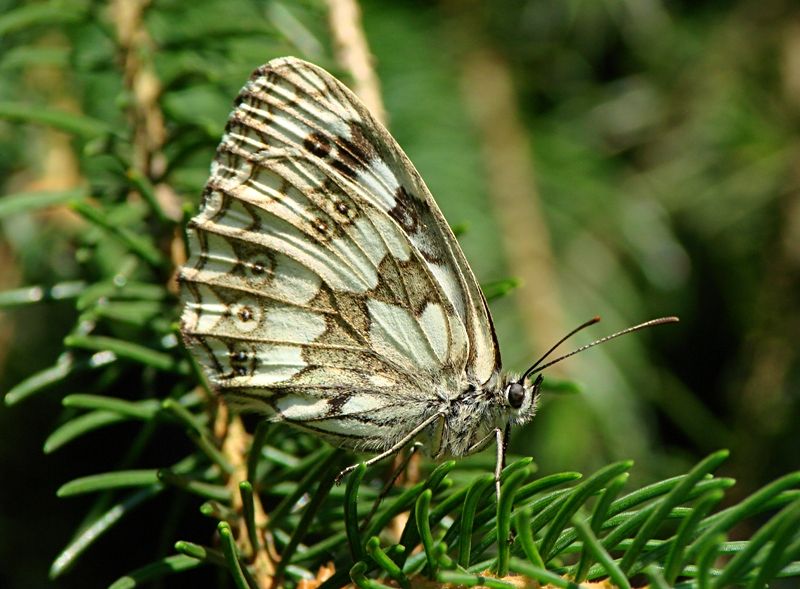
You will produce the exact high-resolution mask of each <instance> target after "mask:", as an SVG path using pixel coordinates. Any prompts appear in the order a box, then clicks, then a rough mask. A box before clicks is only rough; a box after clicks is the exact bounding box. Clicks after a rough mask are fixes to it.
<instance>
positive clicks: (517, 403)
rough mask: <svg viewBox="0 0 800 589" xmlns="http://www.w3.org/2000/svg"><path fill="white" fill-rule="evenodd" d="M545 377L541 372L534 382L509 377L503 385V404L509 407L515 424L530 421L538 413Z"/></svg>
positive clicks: (510, 416)
mask: <svg viewBox="0 0 800 589" xmlns="http://www.w3.org/2000/svg"><path fill="white" fill-rule="evenodd" d="M543 380H544V377H543V376H542V375H541V374H540V375H538V376H537V377H536V379H535V380H534V381H533V382H525V380H524V379H517V378H509V380H508V382H507V383H506V385H505V386H504V387H503V393H502V396H503V404H504V405H505V406H506V407H507V408H508V412H509V419H510V421H511V423H513V424H514V425H522V424H524V423H527V422H528V421H530V420H531V419H532V418H533V416H534V414H535V413H536V406H537V401H538V400H539V389H541V386H542V381H543Z"/></svg>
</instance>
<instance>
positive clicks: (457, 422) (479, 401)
mask: <svg viewBox="0 0 800 589" xmlns="http://www.w3.org/2000/svg"><path fill="white" fill-rule="evenodd" d="M517 381H518V379H517V378H516V377H515V375H511V374H504V375H501V374H500V373H498V372H495V373H493V374H492V377H491V378H490V379H489V380H488V381H487V382H485V383H483V384H477V383H467V385H466V386H465V388H464V389H463V391H462V392H461V394H460V395H458V396H457V397H456V398H455V399H453V400H452V401H451V402H450V403H449V404H448V406H447V408H446V414H445V416H444V418H443V420H442V423H441V424H439V425H438V427H437V429H436V433H435V434H434V437H435V438H438V440H439V443H438V448H436V451H435V456H436V457H437V458H446V457H450V456H455V457H458V456H464V455H467V454H472V453H474V452H477V451H479V450H481V449H483V448H484V447H485V446H486V445H488V444H489V443H490V442H492V441H493V440H494V439H495V436H494V432H495V430H497V429H500V430H503V429H505V427H506V426H507V425H508V424H509V423H510V424H513V425H522V424H524V423H527V422H528V421H530V420H531V419H532V418H533V416H534V414H535V412H536V397H537V395H536V393H537V390H536V387H534V386H524V387H523V392H524V397H523V398H522V401H521V404H520V405H519V407H514V406H512V404H511V403H509V396H508V391H509V387H510V386H511V385H512V384H514V383H516V382H517ZM515 404H516V403H515Z"/></svg>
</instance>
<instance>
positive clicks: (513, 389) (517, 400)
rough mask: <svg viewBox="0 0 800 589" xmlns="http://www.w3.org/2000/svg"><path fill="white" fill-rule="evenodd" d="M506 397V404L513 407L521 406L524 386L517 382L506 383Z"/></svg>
mask: <svg viewBox="0 0 800 589" xmlns="http://www.w3.org/2000/svg"><path fill="white" fill-rule="evenodd" d="M506 399H508V404H509V405H511V406H512V407H513V408H514V409H519V408H520V407H522V402H523V401H524V400H525V387H524V386H522V385H521V384H519V383H518V382H513V383H511V384H510V385H508V389H507V392H506Z"/></svg>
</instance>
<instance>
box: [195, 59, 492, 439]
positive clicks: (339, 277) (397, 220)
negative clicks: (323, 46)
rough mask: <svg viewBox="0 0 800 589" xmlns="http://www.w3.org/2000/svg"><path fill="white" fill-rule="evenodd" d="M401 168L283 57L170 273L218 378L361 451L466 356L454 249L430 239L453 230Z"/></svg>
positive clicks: (249, 101)
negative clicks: (184, 257)
mask: <svg viewBox="0 0 800 589" xmlns="http://www.w3.org/2000/svg"><path fill="white" fill-rule="evenodd" d="M385 158H388V159H385ZM398 166H399V167H400V169H397V167H398ZM404 166H408V167H410V163H408V160H407V159H406V158H405V156H404V155H403V154H402V152H401V151H400V150H399V147H397V145H396V143H394V141H393V140H392V139H391V138H390V137H389V136H388V134H387V133H386V132H385V131H384V130H383V129H382V128H381V127H377V123H375V122H374V121H373V120H372V119H371V117H369V115H368V114H367V113H366V111H365V110H364V109H363V107H362V106H360V104H359V103H358V102H357V100H356V99H355V97H354V96H353V95H352V94H351V93H349V91H347V90H346V89H345V88H344V87H343V86H342V85H341V84H340V83H339V82H337V81H336V80H335V79H333V78H332V77H331V76H329V75H328V74H327V73H325V72H324V71H323V70H320V69H319V68H316V67H314V66H311V65H309V64H306V63H304V62H300V61H298V60H294V59H283V60H276V61H274V62H271V63H270V64H268V65H267V66H264V67H263V68H261V69H259V70H258V71H257V72H256V73H255V74H254V76H253V78H252V79H251V81H250V82H249V83H248V84H247V85H246V86H245V88H244V89H243V90H242V92H241V94H240V96H239V99H238V100H237V107H236V109H235V110H234V112H233V113H232V115H231V117H230V120H229V122H228V126H227V128H226V134H225V136H224V137H223V140H222V142H221V143H220V146H219V148H218V151H217V156H216V158H215V160H214V163H213V164H212V170H211V177H210V179H209V182H208V184H207V186H206V188H205V191H204V194H203V203H202V207H201V212H200V214H198V215H197V216H196V217H194V218H193V219H192V220H191V222H190V224H189V228H188V237H189V240H190V254H191V255H190V258H189V260H188V261H187V263H186V265H185V266H184V267H183V268H182V270H181V273H180V279H181V283H182V290H183V295H184V299H185V310H184V314H183V317H182V330H183V333H184V337H185V339H186V341H187V344H188V345H189V346H190V348H191V349H192V351H193V352H194V353H195V354H196V355H197V357H198V358H199V360H200V362H201V363H202V364H203V365H204V366H205V368H206V369H207V372H208V374H209V375H210V379H211V382H212V384H213V385H214V386H215V387H216V388H218V389H219V390H220V391H221V392H223V393H225V394H226V395H227V396H228V397H230V398H231V399H233V400H234V401H237V402H239V403H244V404H246V405H248V406H250V407H254V408H256V409H259V410H262V411H266V412H268V413H274V414H277V415H278V416H279V417H281V418H282V419H286V420H289V421H294V422H297V423H302V424H304V425H305V426H306V427H309V428H313V429H315V431H318V432H320V433H323V435H325V434H326V432H327V435H330V436H331V437H332V438H334V439H336V440H337V441H339V443H342V442H343V441H344V443H345V444H346V445H352V446H355V447H365V448H372V447H379V446H380V444H379V443H378V442H379V441H380V440H383V441H382V442H381V444H385V443H386V438H387V436H388V437H390V438H391V437H396V435H397V431H398V429H402V428H401V425H402V424H403V423H404V421H406V422H407V421H408V420H411V421H412V422H413V421H415V420H416V419H418V418H419V416H420V415H421V414H424V413H425V411H428V410H429V409H430V407H431V400H432V399H435V398H436V397H435V395H436V392H435V390H434V385H435V384H436V383H442V382H447V381H449V380H453V379H455V377H457V375H459V374H463V371H464V369H465V366H467V365H468V364H470V362H473V363H474V358H475V357H476V355H475V354H474V352H472V351H471V350H472V346H471V345H470V343H471V342H470V341H469V340H471V338H472V331H471V330H474V328H475V327H474V323H475V322H474V320H472V319H470V314H469V313H466V311H465V310H466V309H468V308H469V305H470V304H472V300H473V299H472V298H471V297H472V295H471V294H470V292H469V290H468V289H466V290H465V284H464V283H465V279H464V274H463V271H461V270H460V268H459V266H458V258H456V257H454V255H455V254H457V255H459V256H460V255H461V252H460V250H458V246H457V244H456V243H455V241H454V240H453V239H452V236H450V238H449V239H450V242H452V243H449V242H448V241H447V240H446V239H445V240H444V241H443V242H442V243H443V245H444V246H445V247H446V248H447V249H441V248H439V249H437V247H436V243H437V239H439V238H438V237H437V236H439V235H441V231H442V230H444V231H445V232H446V233H445V234H444V235H445V236H447V235H449V229H448V228H447V226H446V225H444V222H443V220H442V219H441V214H440V213H439V211H438V209H436V208H435V204H433V201H432V199H430V198H429V197H428V200H429V203H430V205H432V206H433V209H430V208H429V207H427V205H426V203H425V202H424V201H420V200H419V199H417V198H415V197H414V196H412V195H413V194H415V191H419V188H420V186H421V187H422V189H424V185H422V184H421V181H418V183H417V182H416V181H413V180H414V179H415V178H417V179H418V176H417V175H416V172H414V170H413V168H412V169H410V170H406V169H405V168H404ZM408 186H410V187H411V188H410V189H409V188H407V187H408ZM423 194H426V195H427V190H425V192H424V193H423ZM426 225H427V226H428V227H429V228H430V229H431V230H430V231H429V230H428V228H426ZM438 225H442V227H441V228H440V227H438ZM428 233H430V235H428ZM452 248H455V254H454V253H453V249H452ZM461 259H462V262H463V256H462V258H461ZM448 260H449V262H448ZM464 265H465V267H466V264H465V263H464ZM466 270H467V272H469V269H468V268H466ZM468 278H469V280H471V281H472V282H473V283H474V279H472V277H471V274H469V275H468ZM472 286H473V288H474V289H477V286H476V285H474V284H473V285H472ZM477 294H478V295H479V294H480V292H479V291H477ZM479 302H481V303H482V299H480V300H479ZM484 314H485V311H484ZM486 321H488V316H486ZM488 333H489V334H491V332H488ZM468 334H469V336H468ZM468 337H469V340H468ZM348 436H349V437H352V438H353V440H352V443H349V442H348V441H347V440H345V439H344V438H347V437H348ZM371 440H375V443H373V442H372V441H371Z"/></svg>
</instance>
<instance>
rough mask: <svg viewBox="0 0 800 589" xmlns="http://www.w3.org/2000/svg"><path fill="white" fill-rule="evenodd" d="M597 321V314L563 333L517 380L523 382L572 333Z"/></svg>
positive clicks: (598, 319)
mask: <svg viewBox="0 0 800 589" xmlns="http://www.w3.org/2000/svg"><path fill="white" fill-rule="evenodd" d="M599 322H600V316H599V315H598V316H596V317H592V318H591V319H589V321H586V322H584V323H581V324H580V325H579V326H578V327H576V328H575V329H573V330H572V331H570V332H569V333H568V334H567V335H565V336H564V337H562V338H561V339H560V340H558V341H557V342H556V343H555V345H553V347H552V348H550V349H549V350H547V351H546V352H545V353H544V354H542V357H541V358H539V359H538V360H537V361H536V362H534V363H533V366H531V367H530V368H528V369H527V370H526V371H525V374H523V375H522V376H521V377H520V379H519V382H520V384H522V383H523V382H525V379H526V378H528V376H530V375H531V374H533V371H534V369H535V368H536V367H537V366H539V364H541V363H542V362H544V360H545V358H547V357H548V356H549V355H550V354H552V353H553V352H554V351H555V350H556V348H557V347H558V346H560V345H561V344H563V343H564V342H565V341H567V340H568V339H569V338H571V337H572V336H573V335H575V334H576V333H578V332H579V331H581V330H582V329H586V328H587V327H589V326H591V325H594V324H595V323H599Z"/></svg>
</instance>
